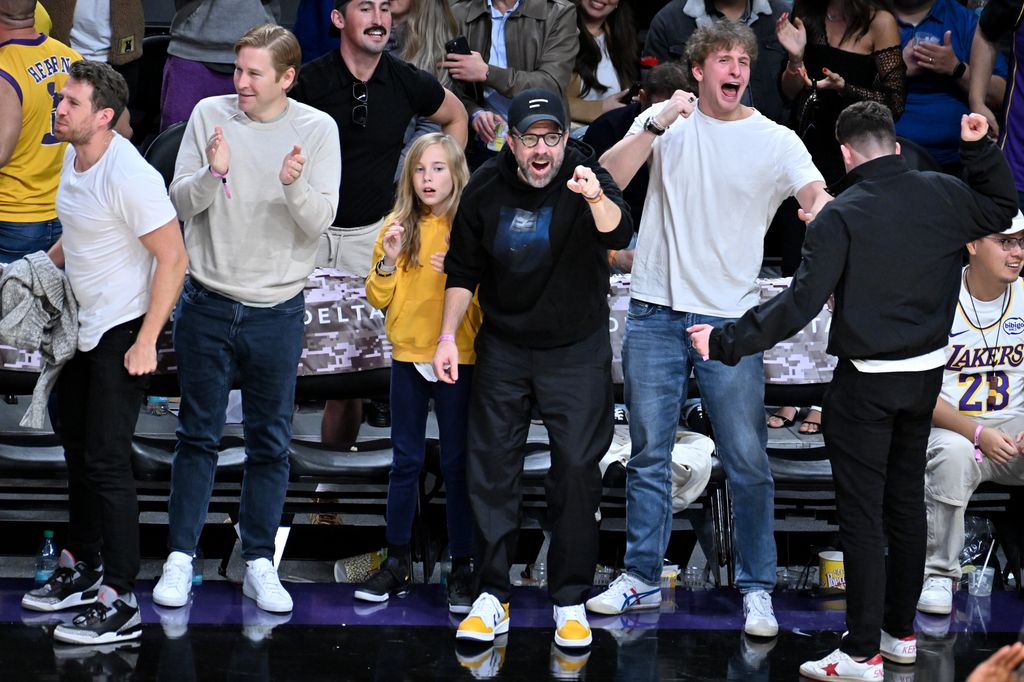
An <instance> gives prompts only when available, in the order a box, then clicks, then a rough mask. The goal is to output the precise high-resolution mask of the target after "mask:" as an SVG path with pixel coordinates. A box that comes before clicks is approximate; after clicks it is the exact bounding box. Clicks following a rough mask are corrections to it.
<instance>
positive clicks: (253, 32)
mask: <svg viewBox="0 0 1024 682" xmlns="http://www.w3.org/2000/svg"><path fill="white" fill-rule="evenodd" d="M243 47H253V48H256V49H266V50H267V51H268V52H269V53H270V61H271V63H272V64H273V65H274V74H275V75H276V76H277V78H276V79H275V80H281V76H283V75H284V73H285V71H287V70H288V69H295V79H296V80H298V77H299V65H300V64H302V48H301V47H299V41H298V39H297V38H296V37H295V34H294V33H292V32H291V31H289V30H288V29H286V28H285V27H284V26H278V25H277V24H260V25H259V26H253V27H252V28H250V29H249V30H248V31H246V32H245V35H243V36H242V37H241V38H239V39H238V42H237V43H235V54H236V55H237V54H238V52H239V50H241V49H242V48H243ZM294 84H295V81H294V80H293V81H292V85H294Z"/></svg>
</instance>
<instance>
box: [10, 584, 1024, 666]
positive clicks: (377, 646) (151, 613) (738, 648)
mask: <svg viewBox="0 0 1024 682" xmlns="http://www.w3.org/2000/svg"><path fill="white" fill-rule="evenodd" d="M29 586H30V583H29V581H26V580H14V579H6V580H0V662H2V663H0V666H2V667H0V679H2V680H4V681H5V682H8V681H10V682H21V681H22V680H24V681H26V682H27V681H36V680H62V681H63V680H92V681H93V682H100V681H101V680H166V681H168V682H171V681H174V682H179V681H180V682H190V681H192V680H254V681H272V682H278V681H280V680H302V681H312V682H318V681H320V680H380V681H391V680H447V679H473V678H476V679H487V678H491V677H495V678H496V679H501V680H538V679H580V680H584V679H585V680H624V681H626V680H628V681H629V682H648V681H651V682H653V681H655V680H700V681H712V682H713V681H716V680H756V681H760V682H767V681H770V680H797V679H798V675H797V669H798V667H799V665H800V663H801V662H803V661H804V660H807V659H808V658H810V657H812V656H817V655H821V654H825V653H827V652H828V651H830V650H831V649H833V648H835V646H836V644H837V642H838V637H839V635H838V633H840V632H842V630H843V629H844V626H843V617H844V616H843V611H842V609H843V601H842V599H835V598H828V599H826V598H816V597H811V596H807V595H803V594H799V593H793V592H783V593H779V594H776V596H775V608H776V613H777V615H778V618H779V622H780V625H781V628H782V634H781V635H780V636H779V637H778V638H777V639H775V640H769V641H757V640H752V639H750V638H747V637H745V636H744V635H743V634H742V633H741V632H740V630H741V626H742V619H741V615H740V612H741V609H740V598H739V595H738V594H737V593H736V592H734V591H732V590H717V591H697V592H692V591H686V590H682V589H680V590H675V591H666V592H665V597H666V602H665V603H664V604H663V606H662V610H661V612H654V613H640V614H630V615H627V616H621V617H602V618H597V617H595V618H594V619H593V620H592V621H591V625H592V626H593V627H594V629H595V630H594V643H593V645H592V646H591V647H590V649H589V650H586V651H582V652H580V651H570V650H564V651H563V650H560V649H559V648H557V647H555V646H554V645H553V644H552V641H551V638H552V621H551V606H550V604H549V602H548V601H547V597H546V595H545V594H544V593H542V592H541V591H540V590H538V589H536V588H516V590H515V591H514V593H513V596H512V601H511V603H512V610H511V618H512V629H511V631H510V632H509V634H508V635H507V636H506V637H502V638H500V639H499V641H498V642H497V643H496V645H495V646H493V647H486V646H478V647H475V648H469V649H463V648H462V647H456V646H455V640H454V636H453V631H454V627H455V624H456V623H457V621H455V620H452V619H449V616H448V613H447V610H446V609H445V607H444V593H443V588H442V587H441V586H439V585H417V586H416V587H415V589H414V590H413V591H412V592H411V593H409V594H408V595H406V596H405V597H403V598H393V599H392V600H391V602H390V603H386V604H383V605H377V604H373V605H362V604H360V603H358V602H355V601H354V600H353V599H352V587H351V586H348V585H329V584H323V583H316V584H291V585H289V589H290V591H291V593H292V595H293V597H294V600H295V611H294V612H293V613H291V614H287V615H283V616H281V615H273V614H268V613H265V612H263V611H261V610H260V609H258V608H256V606H255V604H254V603H253V602H252V601H250V600H248V599H245V598H244V597H243V596H242V594H241V589H239V587H238V586H237V585H233V584H231V583H228V582H207V583H205V584H203V585H201V586H198V587H197V589H196V590H195V594H194V596H193V599H192V602H191V603H190V604H189V605H188V606H186V607H184V608H181V609H160V608H154V607H153V605H152V602H151V601H150V598H149V591H150V590H151V589H152V582H149V581H146V582H143V583H141V584H140V588H139V592H138V594H139V598H140V601H141V602H142V604H143V620H144V622H145V623H146V626H145V628H144V633H143V637H142V639H141V640H138V641H136V642H133V643H128V644H123V645H121V646H116V645H112V646H107V647H99V648H92V649H90V648H78V647H64V646H63V645H54V644H53V641H52V638H51V637H50V630H51V629H52V627H53V626H54V625H55V624H56V623H58V622H62V620H70V618H71V617H72V615H73V613H60V614H42V613H34V612H30V611H25V610H22V608H21V606H20V600H21V595H22V593H23V592H24V591H25V590H26V589H28V588H29ZM955 606H956V609H955V613H954V614H953V616H952V617H948V618H946V617H924V616H919V618H918V622H917V630H918V661H917V665H916V666H913V667H908V666H892V668H891V669H890V668H888V667H887V669H886V676H885V679H886V680H890V681H892V682H897V681H898V682H953V681H955V680H963V679H965V678H966V677H967V675H968V674H969V672H970V671H971V669H973V667H974V666H975V665H976V664H977V663H979V662H980V661H982V660H984V659H985V658H987V657H988V656H989V655H990V654H991V653H992V651H994V650H995V649H997V648H998V647H1000V646H1002V645H1004V644H1008V643H1011V642H1013V641H1016V640H1017V639H1018V636H1019V633H1020V628H1021V623H1022V620H1024V602H1021V601H1020V600H1019V599H1018V598H1017V597H1016V595H1015V594H1013V593H1009V592H997V593H995V594H993V595H992V596H991V597H988V598H984V599H975V598H973V597H968V595H967V594H966V593H964V592H961V593H959V594H958V595H957V599H956V602H955Z"/></svg>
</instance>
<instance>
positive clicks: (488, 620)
mask: <svg viewBox="0 0 1024 682" xmlns="http://www.w3.org/2000/svg"><path fill="white" fill-rule="evenodd" d="M506 632H508V604H507V603H505V604H502V603H501V602H500V601H498V598H497V597H495V596H494V595H493V594H489V593H487V592H481V593H480V596H479V597H477V598H476V601H474V602H473V608H472V609H470V611H469V615H468V616H466V617H465V618H464V619H463V621H462V622H461V623H459V629H458V630H457V631H456V632H455V639H459V640H469V641H473V642H493V641H494V637H495V635H501V634H504V633H506ZM587 633H588V635H589V633H590V630H589V629H588V630H587Z"/></svg>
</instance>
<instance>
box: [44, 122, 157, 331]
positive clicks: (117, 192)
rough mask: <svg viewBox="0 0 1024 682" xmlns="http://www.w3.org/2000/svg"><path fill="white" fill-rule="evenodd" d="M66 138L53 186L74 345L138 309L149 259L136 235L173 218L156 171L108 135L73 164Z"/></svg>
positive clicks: (145, 299)
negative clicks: (73, 306)
mask: <svg viewBox="0 0 1024 682" xmlns="http://www.w3.org/2000/svg"><path fill="white" fill-rule="evenodd" d="M75 157H76V153H75V148H74V147H73V146H72V145H70V144H69V145H68V148H67V151H66V152H65V153H64V168H63V169H62V170H61V174H60V186H59V187H58V189H57V216H58V217H59V218H60V222H61V225H63V228H64V236H63V245H64V261H65V268H66V271H67V276H68V279H69V280H70V281H71V290H72V291H73V292H74V293H75V298H76V299H78V325H79V330H78V350H80V351H89V350H92V349H93V348H95V347H96V344H98V343H99V340H100V337H101V336H103V334H104V333H106V331H107V330H109V329H110V328H112V327H115V326H117V325H119V324H121V323H122V322H127V321H129V320H134V319H135V318H137V317H141V316H142V315H145V314H146V310H147V309H148V308H149V287H150V281H151V279H152V275H153V268H154V259H153V256H152V254H150V253H149V251H148V250H147V249H146V247H145V246H143V245H142V242H141V241H139V237H142V236H144V235H146V234H149V233H150V232H152V231H153V230H156V229H157V228H160V227H163V226H164V225H166V224H167V223H168V222H170V220H171V219H172V218H174V217H175V211H174V206H172V205H171V200H170V199H168V198H167V190H166V189H165V188H164V181H163V178H161V177H160V174H159V173H157V172H156V170H155V169H154V168H153V167H152V166H150V165H149V164H148V163H147V162H146V160H145V159H143V158H142V156H141V155H140V154H139V152H138V151H137V150H136V149H135V147H133V146H132V143H131V142H129V141H128V140H126V139H124V138H123V137H121V136H120V135H118V134H116V133H115V134H114V138H113V140H112V141H111V142H110V146H109V147H107V150H106V151H105V152H104V153H103V156H101V157H100V160H99V161H97V162H96V164H95V165H94V166H92V167H91V168H89V169H88V170H86V171H85V172H82V173H79V172H78V171H76V170H75Z"/></svg>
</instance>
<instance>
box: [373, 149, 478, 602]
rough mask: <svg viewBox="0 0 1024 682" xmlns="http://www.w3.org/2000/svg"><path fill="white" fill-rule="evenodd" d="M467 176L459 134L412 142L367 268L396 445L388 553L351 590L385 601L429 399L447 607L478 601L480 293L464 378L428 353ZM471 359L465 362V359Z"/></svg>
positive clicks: (461, 340)
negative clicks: (452, 378)
mask: <svg viewBox="0 0 1024 682" xmlns="http://www.w3.org/2000/svg"><path fill="white" fill-rule="evenodd" d="M468 179H469V170H468V169H467V168H466V159H465V156H464V155H463V152H462V149H461V147H459V145H458V143H457V142H456V141H455V140H454V139H452V138H451V137H449V136H447V135H443V134H441V133H430V134H428V135H424V136H423V137H421V138H419V139H418V140H417V141H416V142H415V143H414V144H413V146H412V148H411V149H410V150H409V153H408V155H407V156H406V159H405V165H404V166H403V167H402V173H401V176H400V177H399V180H398V195H397V199H396V201H395V207H394V209H393V210H392V212H391V214H390V215H389V216H388V217H387V218H386V219H385V220H384V226H383V228H382V229H381V232H380V234H379V235H378V237H377V243H376V245H375V246H374V249H373V263H374V265H373V268H372V269H371V270H370V273H369V275H367V278H366V298H367V300H368V301H369V302H370V304H371V305H373V306H374V307H376V308H378V309H380V310H385V311H386V313H385V327H386V329H387V334H388V339H389V340H390V341H391V346H392V349H391V444H392V448H393V451H394V455H393V459H392V462H391V477H390V479H389V481H388V506H387V542H388V558H387V560H386V561H385V562H384V564H383V565H382V566H381V568H380V570H379V571H377V572H375V573H373V574H371V575H370V576H369V577H368V578H367V579H366V581H365V582H363V583H362V584H360V585H359V586H358V587H357V588H356V591H355V597H356V598H357V599H363V600H367V601H374V602H383V601H387V599H388V597H389V596H390V595H392V594H398V593H399V592H403V591H405V590H406V589H408V587H409V584H410V582H411V580H410V575H411V563H412V562H411V554H410V551H409V542H410V539H411V537H412V522H413V515H414V513H415V511H416V501H417V492H418V485H419V478H420V470H421V469H422V468H423V455H424V450H425V445H426V425H427V411H428V403H429V401H430V400H431V399H433V400H434V412H435V414H436V415H437V425H438V430H439V436H440V443H441V473H442V475H443V476H444V481H445V488H446V490H447V513H448V539H449V547H450V550H451V561H452V571H451V575H450V576H449V578H448V607H449V609H450V610H451V611H452V612H454V613H468V612H469V610H470V608H471V607H472V604H473V597H474V596H475V595H474V594H473V587H472V570H471V567H470V557H471V556H472V554H473V515H472V512H471V510H470V507H469V497H468V494H467V492H466V419H467V415H468V411H469V387H470V383H471V381H472V376H473V373H472V371H473V366H472V365H473V362H474V360H475V353H474V351H473V341H474V339H475V338H476V332H477V330H478V329H479V328H480V321H481V313H480V307H479V305H478V304H477V302H476V300H475V299H474V301H473V303H472V304H471V305H470V309H469V311H468V312H467V314H466V317H465V319H464V320H463V322H462V326H461V327H459V329H458V333H457V334H456V335H455V337H456V343H457V344H458V347H459V358H460V361H461V362H460V364H459V380H458V381H457V382H456V383H455V384H446V383H444V382H439V381H437V378H436V377H435V376H434V372H433V368H432V367H431V365H430V363H431V360H432V359H433V357H434V350H435V348H436V347H437V335H438V332H439V330H440V329H441V310H442V307H443V305H444V286H445V275H444V256H445V253H446V251H447V250H448V237H449V234H450V232H451V227H452V220H453V219H454V217H455V210H456V208H457V207H458V205H459V198H460V196H461V195H462V190H463V188H464V187H465V186H466V182H467V181H468ZM461 363H465V364H461Z"/></svg>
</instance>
